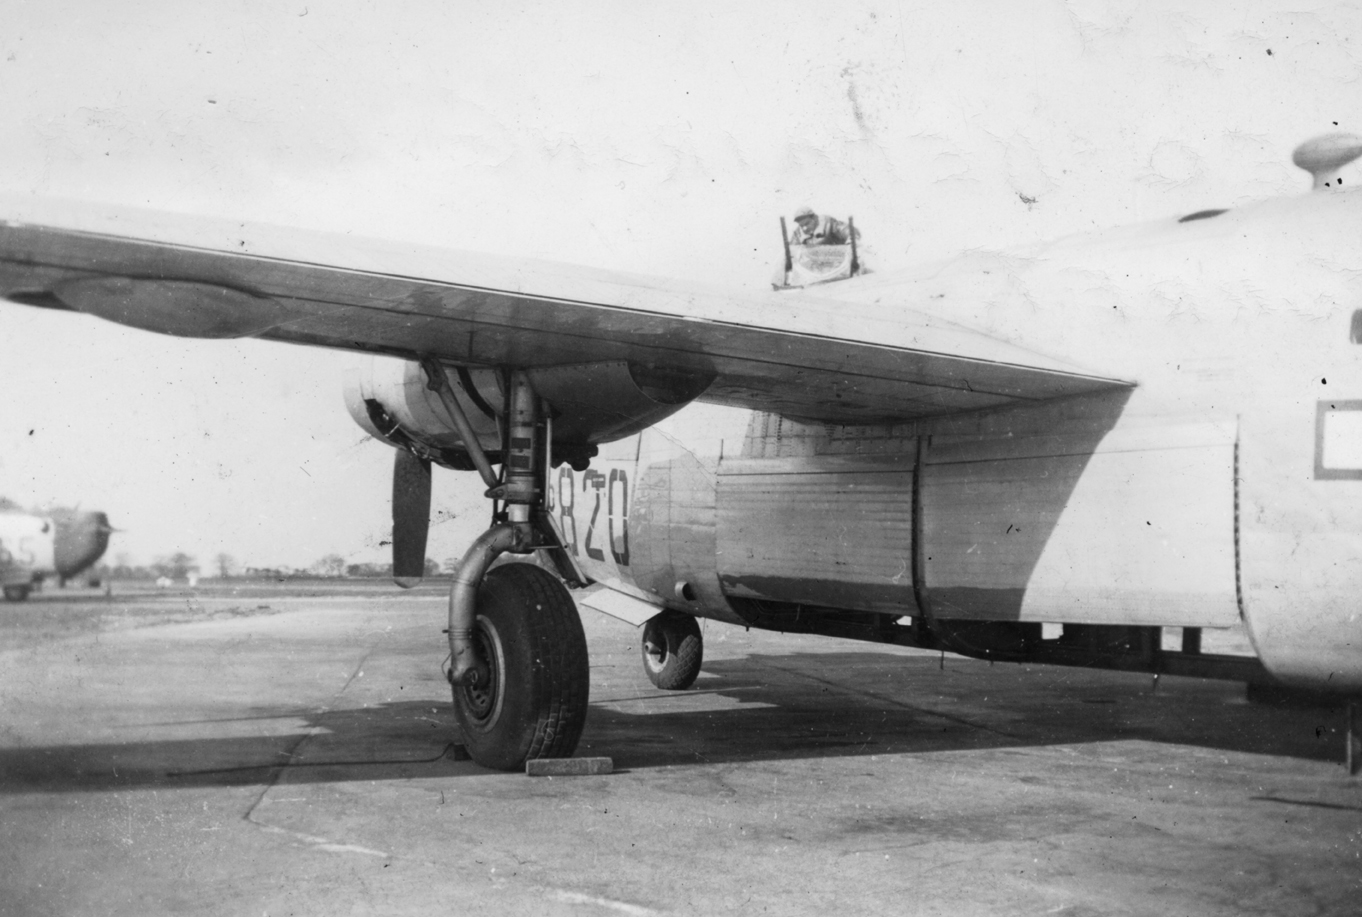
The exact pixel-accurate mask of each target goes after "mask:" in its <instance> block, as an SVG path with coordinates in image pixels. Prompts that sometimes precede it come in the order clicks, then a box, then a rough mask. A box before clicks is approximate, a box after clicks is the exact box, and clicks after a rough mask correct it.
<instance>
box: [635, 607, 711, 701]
mask: <svg viewBox="0 0 1362 917" xmlns="http://www.w3.org/2000/svg"><path fill="white" fill-rule="evenodd" d="M704 655H705V653H704V639H703V638H702V637H701V636H700V624H699V622H697V621H696V620H695V618H693V617H691V616H690V615H688V614H683V613H682V612H679V611H664V612H662V614H660V615H658V616H657V617H655V618H653V619H652V620H650V621H649V622H648V623H647V624H644V625H643V670H644V671H645V672H647V673H648V680H649V681H651V682H652V683H653V684H654V685H656V686H657V687H659V688H662V689H664V690H666V691H684V690H686V689H687V688H689V687H690V686H691V685H693V684H694V683H695V677H696V676H697V675H699V674H700V664H701V662H703V661H704Z"/></svg>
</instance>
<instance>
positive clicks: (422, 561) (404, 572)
mask: <svg viewBox="0 0 1362 917" xmlns="http://www.w3.org/2000/svg"><path fill="white" fill-rule="evenodd" d="M429 532H430V462H428V461H426V460H425V459H421V458H417V457H416V456H414V455H412V454H411V453H410V452H408V451H407V450H406V449H398V450H397V459H396V461H395V462H394V463H393V581H394V582H396V583H397V585H399V586H401V587H402V588H403V589H410V588H411V587H413V586H415V585H418V584H419V583H420V582H421V577H423V576H425V573H426V536H427V534H429Z"/></svg>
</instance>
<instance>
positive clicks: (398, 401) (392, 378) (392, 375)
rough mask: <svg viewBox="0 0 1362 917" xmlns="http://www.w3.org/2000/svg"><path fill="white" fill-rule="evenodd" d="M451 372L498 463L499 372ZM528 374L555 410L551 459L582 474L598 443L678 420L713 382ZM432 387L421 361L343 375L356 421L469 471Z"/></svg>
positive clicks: (633, 368) (557, 369) (629, 367)
mask: <svg viewBox="0 0 1362 917" xmlns="http://www.w3.org/2000/svg"><path fill="white" fill-rule="evenodd" d="M445 373H446V376H447V378H448V379H449V383H450V387H451V389H452V390H453V392H454V396H455V397H456V398H457V399H458V401H459V404H460V405H461V406H462V408H463V411H464V414H465V415H466V416H467V417H468V420H469V422H470V423H471V425H472V427H473V430H474V433H475V434H476V435H477V437H478V441H479V444H480V445H481V446H482V448H483V450H484V451H485V452H486V453H487V454H488V457H489V458H490V459H491V460H492V461H493V462H496V461H499V458H500V452H501V439H500V433H499V431H498V426H497V422H496V415H498V414H500V413H502V412H503V410H504V408H503V400H504V394H503V393H504V388H505V380H504V378H503V374H502V373H501V371H499V370H497V369H459V368H449V369H446V371H445ZM526 375H527V376H528V377H529V380H530V384H531V385H532V386H533V387H534V390H535V392H536V393H537V394H538V395H539V396H540V397H541V398H543V399H544V400H545V401H546V402H547V403H548V405H549V415H550V417H551V419H552V424H553V456H554V460H555V462H558V461H565V462H568V463H569V464H571V465H572V466H573V467H578V468H585V467H586V463H587V462H588V461H589V460H590V459H591V457H592V456H593V455H595V454H596V446H597V445H598V444H600V443H606V442H611V441H613V440H617V439H622V438H624V437H626V436H630V435H632V434H634V433H637V432H639V431H640V430H642V429H645V428H646V427H649V426H651V425H653V424H655V423H657V422H658V421H659V420H662V419H663V418H665V417H668V416H670V415H671V414H674V413H676V412H677V411H679V410H680V409H681V408H682V407H684V406H685V405H686V404H689V403H690V402H691V401H693V400H694V399H695V398H697V397H698V396H699V395H701V394H702V393H703V392H704V391H705V389H706V388H708V386H709V384H710V382H711V381H712V378H713V377H712V376H709V375H705V374H698V373H691V372H679V371H671V370H667V369H657V368H650V367H643V366H639V365H637V364H634V363H629V362H627V361H623V360H621V361H615V362H606V363H581V364H571V365H565V366H547V367H538V368H535V369H530V370H527V371H526ZM426 381H427V380H426V376H425V373H424V371H423V370H422V369H421V365H420V364H419V363H417V362H412V361H406V362H397V361H389V360H385V361H378V360H374V361H372V362H371V363H370V364H369V366H368V367H366V368H365V369H363V370H354V371H351V372H350V373H348V374H347V376H346V381H345V404H346V408H347V409H348V410H349V411H350V416H351V417H352V418H354V420H355V422H356V423H357V424H359V425H360V426H361V427H363V428H364V429H365V430H367V431H368V432H369V433H370V434H371V435H373V436H374V437H376V438H378V439H380V440H383V441H384V442H386V443H388V444H389V445H392V446H396V447H399V448H411V449H413V451H416V452H418V453H421V454H424V455H427V456H428V457H429V458H431V459H432V460H434V461H436V462H439V463H440V464H442V465H445V466H447V467H450V468H457V469H470V468H472V467H473V466H472V463H471V461H470V459H469V458H468V453H467V450H466V449H465V447H464V444H463V443H462V441H461V440H460V438H459V434H458V432H457V430H456V428H455V426H454V423H453V422H452V420H451V419H450V417H449V415H448V413H447V412H446V411H445V409H444V406H443V405H442V404H441V403H440V400H439V398H438V396H437V395H436V394H435V393H434V392H433V391H431V390H430V389H429V388H428V387H427V385H426Z"/></svg>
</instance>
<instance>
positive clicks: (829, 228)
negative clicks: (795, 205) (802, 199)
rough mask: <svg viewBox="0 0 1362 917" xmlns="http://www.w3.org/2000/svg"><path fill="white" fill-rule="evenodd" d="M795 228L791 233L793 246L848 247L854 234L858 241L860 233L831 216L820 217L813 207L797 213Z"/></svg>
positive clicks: (799, 210)
mask: <svg viewBox="0 0 1362 917" xmlns="http://www.w3.org/2000/svg"><path fill="white" fill-rule="evenodd" d="M794 221H795V228H794V231H793V232H791V233H790V244H791V245H846V244H847V243H848V242H850V241H851V238H852V234H853V233H854V234H855V237H856V239H857V240H859V239H860V238H861V234H860V231H859V230H857V229H856V228H855V227H853V226H848V225H847V224H846V223H843V222H842V221H841V220H839V219H836V218H835V217H830V216H819V215H818V214H816V213H814V212H813V208H811V207H801V208H799V209H798V210H797V211H795V215H794Z"/></svg>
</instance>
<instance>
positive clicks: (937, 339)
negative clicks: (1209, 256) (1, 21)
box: [0, 203, 1130, 423]
mask: <svg viewBox="0 0 1362 917" xmlns="http://www.w3.org/2000/svg"><path fill="white" fill-rule="evenodd" d="M34 206H35V205H33V204H32V203H28V204H27V205H26V206H24V207H22V208H19V209H23V210H32V209H33V208H34ZM15 210H16V207H14V206H10V207H8V208H7V210H6V211H0V213H4V212H9V213H14V212H15ZM24 216H25V219H23V220H14V221H6V222H3V223H0V296H4V297H5V298H8V299H11V300H14V301H17V302H21V303H27V304H31V305H41V306H49V307H54V308H65V309H73V310H76V311H81V312H88V313H91V314H94V315H98V316H100V317H103V318H107V319H110V320H112V321H117V322H120V323H123V324H128V325H132V326H135V327H139V328H144V329H147V330H151V331H158V332H163V333H168V334H176V335H182V336H190V337H258V338H262V339H266V340H276V341H286V342H290V343H297V344H309V345H314V346H323V347H332V348H341V349H348V350H356V351H364V352H369V353H383V354H390V355H394V356H401V357H413V356H416V355H419V354H425V353H429V354H434V355H435V356H437V357H439V358H440V359H442V360H444V361H445V362H447V363H451V364H463V365H489V366H493V365H515V366H520V367H525V368H533V367H543V366H555V365H568V364H579V363H594V362H603V361H616V360H626V361H629V362H631V363H634V364H636V365H641V366H644V367H649V368H652V369H656V370H661V371H678V372H690V373H696V374H703V375H706V376H710V375H712V376H713V378H714V382H713V383H712V384H711V385H710V387H709V388H708V390H707V391H706V392H705V394H704V395H703V396H702V400H705V401H710V402H716V403H721V404H730V405H740V406H744V407H750V408H756V409H760V410H768V411H773V412H777V413H780V414H783V415H786V416H789V417H795V418H800V419H804V420H813V421H822V422H829V423H879V422H888V421H904V420H912V419H915V418H920V417H926V416H931V415H937V414H945V413H953V412H956V411H965V410H978V409H982V408H989V407H994V406H998V405H1003V404H1007V403H1010V402H1015V401H1034V400H1046V399H1050V398H1056V397H1062V396H1066V395H1077V394H1084V393H1090V392H1095V391H1101V390H1105V389H1110V388H1114V387H1126V386H1128V385H1129V384H1130V383H1128V382H1123V381H1121V380H1117V379H1111V378H1104V377H1102V376H1100V375H1097V374H1094V373H1090V372H1086V371H1084V370H1082V369H1079V368H1077V367H1073V366H1070V365H1067V364H1064V363H1061V362H1059V361H1055V360H1052V359H1050V358H1047V357H1044V356H1041V355H1039V354H1036V353H1034V352H1031V351H1027V350H1023V349H1021V348H1018V347H1015V346H1013V345H1011V344H1008V343H1006V342H1003V341H998V340H996V339H993V338H990V337H988V336H986V335H982V334H979V333H977V332H973V331H970V330H969V329H966V328H962V327H960V326H957V325H954V324H952V323H950V322H946V321H943V320H942V319H940V318H938V317H935V316H931V315H928V314H925V313H922V312H918V311H915V310H913V309H911V308H907V307H904V306H900V305H898V304H894V305H891V306H886V305H885V304H884V303H878V304H859V303H846V302H840V301H837V300H832V299H826V298H820V297H815V296H807V295H803V294H790V293H782V294H776V293H771V294H766V295H750V296H735V295H731V294H728V293H725V292H721V291H716V290H713V289H710V288H706V287H703V286H699V285H693V284H688V283H685V282H682V281H671V280H665V281H662V280H655V279H652V278H646V277H640V276H636V275H628V274H619V273H614V272H609V271H600V270H589V269H583V268H576V267H570V266H566V265H557V264H552V263H547V262H541V261H532V260H528V259H510V258H504V257H497V256H487V255H477V254H469V253H463V252H451V251H443V250H434V249H429V248H421V247H418V246H405V245H398V244H393V243H384V242H375V241H358V240H355V239H352V238H350V237H346V236H334V235H327V234H322V233H304V232H297V231H287V232H286V231H283V230H278V229H272V228H268V227H251V228H250V229H249V230H247V229H245V228H243V227H242V226H241V225H240V224H221V223H213V222H211V221H203V220H197V219H196V220H190V219H188V218H180V217H173V216H167V215H164V214H151V213H137V212H122V213H119V214H106V213H99V212H96V211H93V210H91V209H89V208H83V207H82V208H79V209H77V208H74V207H69V208H65V209H64V208H63V207H61V206H53V205H51V204H47V205H45V206H44V207H43V208H42V209H41V212H39V213H37V214H34V215H33V216H31V217H30V216H28V214H24Z"/></svg>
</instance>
